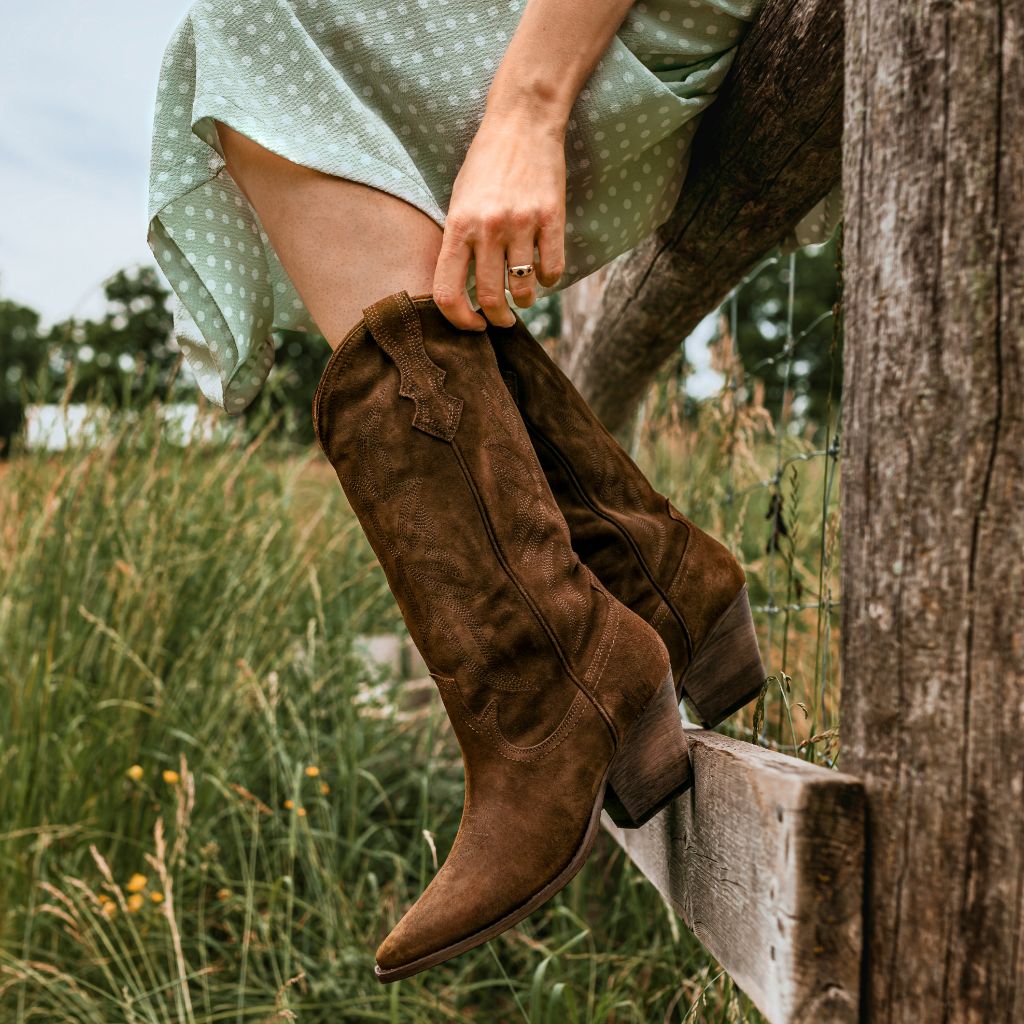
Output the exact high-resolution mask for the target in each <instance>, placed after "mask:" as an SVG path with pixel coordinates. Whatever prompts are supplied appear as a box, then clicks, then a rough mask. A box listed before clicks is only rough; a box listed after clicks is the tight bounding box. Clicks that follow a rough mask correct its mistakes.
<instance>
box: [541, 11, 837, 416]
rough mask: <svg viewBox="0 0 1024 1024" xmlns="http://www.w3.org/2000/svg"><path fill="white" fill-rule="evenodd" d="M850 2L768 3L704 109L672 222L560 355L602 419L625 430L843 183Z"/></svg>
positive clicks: (627, 262) (623, 263)
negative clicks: (760, 267) (683, 354)
mask: <svg viewBox="0 0 1024 1024" xmlns="http://www.w3.org/2000/svg"><path fill="white" fill-rule="evenodd" d="M842 124H843V5H842V4H841V3H838V2H836V0H767V2H766V3H765V5H764V7H763V8H762V9H761V12H760V14H759V15H758V19H757V21H756V22H755V23H754V25H753V26H752V27H751V29H750V31H749V32H748V33H747V35H746V37H745V38H744V40H743V42H742V43H741V44H740V46H739V48H738V50H737V55H736V60H735V62H734V64H733V67H732V69H731V70H730V72H729V76H728V78H727V79H726V82H725V84H724V86H723V87H722V91H721V92H720V93H719V95H718V97H717V98H716V99H715V102H714V103H712V104H711V106H710V107H709V108H708V110H707V111H705V112H704V113H703V114H702V115H701V124H700V126H699V128H698V130H697V134H696V136H695V138H694V143H693V151H692V156H691V160H690V166H689V169H688V172H687V177H686V182H685V184H684V186H683V190H682V193H681V195H680V198H679V201H678V203H677V204H676V208H675V210H674V211H673V213H672V216H671V217H670V218H669V219H668V221H666V222H665V224H663V225H662V226H661V227H660V228H658V229H657V230H656V231H654V232H653V233H652V234H651V235H650V236H649V237H648V238H646V239H645V240H644V241H643V242H641V243H640V245H639V246H637V247H636V248H635V249H633V250H632V251H631V252H630V253H629V254H628V255H627V256H625V257H624V258H622V259H621V260H618V261H616V262H615V263H614V264H613V267H612V271H611V273H610V274H609V279H608V283H607V286H606V288H605V294H604V298H603V301H602V303H601V307H600V309H599V311H598V312H597V313H596V315H595V316H594V317H592V318H591V319H590V321H589V322H588V323H587V325H586V327H585V328H584V330H583V332H582V333H581V335H580V337H579V338H578V339H577V340H575V341H574V343H573V345H572V349H571V351H569V352H568V353H564V352H562V353H560V355H561V356H562V357H563V358H561V359H560V361H561V362H562V363H563V366H564V368H565V370H566V372H567V373H568V375H569V376H570V377H571V378H572V379H573V381H574V383H575V384H576V386H577V387H578V388H579V389H580V392H581V393H582V394H583V396H584V397H585V398H586V400H587V401H588V402H589V403H590V405H591V406H592V408H593V409H594V411H595V412H596V413H597V415H598V416H599V417H600V418H601V420H602V421H603V422H604V423H605V424H606V425H607V426H608V427H609V429H611V430H613V431H616V432H618V431H620V430H621V429H622V428H623V427H624V426H625V425H626V423H627V421H628V419H629V417H630V415H631V414H632V412H633V410H634V409H635V407H636V404H637V402H638V401H639V400H640V398H641V396H642V395H643V393H644V391H645V390H646V388H647V386H648V385H649V384H650V382H651V380H652V379H653V377H654V375H655V374H656V373H657V371H658V369H659V367H660V366H661V365H662V363H663V362H664V361H665V359H666V358H667V357H668V356H669V355H671V354H672V353H673V352H674V351H675V350H676V349H677V348H678V347H679V345H680V344H681V343H682V341H683V339H684V338H685V337H686V336H687V334H689V333H690V331H691V330H693V328H694V327H695V326H696V325H697V324H698V323H699V322H700V320H701V319H702V318H703V317H704V316H705V315H706V314H707V313H709V312H711V311H712V310H713V309H714V308H715V307H716V306H717V305H718V304H719V303H720V302H721V301H722V299H723V298H724V297H725V296H726V294H727V293H728V291H729V289H730V288H732V287H733V285H735V284H736V283H737V282H738V281H739V280H740V279H741V278H742V276H743V274H744V273H745V272H746V271H747V270H748V269H750V267H751V266H752V265H753V264H754V263H755V262H756V261H757V260H759V259H760V258H761V257H762V256H764V255H765V253H767V252H768V251H769V250H771V249H772V248H773V247H774V246H775V245H777V244H779V242H781V241H782V240H783V239H784V238H785V237H786V236H787V235H788V234H789V232H791V231H792V230H793V228H794V227H795V226H796V224H797V223H798V222H799V221H800V219H801V218H802V217H803V216H804V215H805V214H806V213H808V212H809V211H810V210H811V209H812V208H813V207H814V206H815V204H816V203H818V201H819V200H821V199H822V198H823V197H824V196H825V195H826V194H827V193H828V192H829V191H830V190H831V189H832V188H833V187H834V186H835V185H836V184H837V183H838V182H839V180H840V173H841V167H842V161H841V153H840V144H841V137H842Z"/></svg>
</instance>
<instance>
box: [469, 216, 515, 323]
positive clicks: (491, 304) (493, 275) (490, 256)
mask: <svg viewBox="0 0 1024 1024" xmlns="http://www.w3.org/2000/svg"><path fill="white" fill-rule="evenodd" d="M473 258H474V260H475V261H476V300H477V302H479V303H480V308H481V309H482V310H483V312H484V316H486V317H487V319H488V321H489V322H490V323H492V324H495V325H496V326H498V327H511V326H512V325H513V324H514V323H515V322H516V318H515V314H514V313H513V312H512V310H511V309H509V305H508V302H507V301H506V299H505V243H504V241H503V240H502V237H501V235H500V234H499V233H498V232H496V231H488V232H487V233H486V234H484V235H483V236H482V237H480V238H479V239H478V240H477V242H476V245H475V246H474V247H473Z"/></svg>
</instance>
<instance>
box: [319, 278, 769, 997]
mask: <svg viewBox="0 0 1024 1024" xmlns="http://www.w3.org/2000/svg"><path fill="white" fill-rule="evenodd" d="M313 422H314V427H315V430H316V435H317V440H318V442H319V444H320V447H321V448H322V450H323V451H324V453H325V455H326V456H327V458H328V459H329V461H330V462H331V464H332V465H333V466H334V468H335V471H336V472H337V475H338V479H339V481H340V482H341V485H342V487H343V489H344V491H345V494H346V496H347V497H348V500H349V503H350V505H351V506H352V509H353V511H354V512H355V514H356V516H357V517H358V518H359V521H360V523H361V525H362V527H363V530H364V532H365V533H366V536H367V539H368V540H369V542H370V544H371V546H372V547H373V550H374V552H375V553H376V555H377V557H378V559H379V560H380V563H381V565H382V567H383V569H384V572H385V575H386V577H387V580H388V583H389V585H390V587H391V590H392V592H393V593H394V595H395V598H396V599H397V601H398V604H399V607H400V608H401V611H402V615H403V617H404V619H405V622H406V625H407V626H408V629H409V632H410V634H411V636H412V638H413V641H414V642H415V643H416V646H417V647H418V648H419V650H420V653H421V654H422V655H423V658H424V660H425V662H426V664H427V666H428V667H429V670H430V673H431V676H432V677H433V679H434V680H435V682H436V684H437V687H438V690H439V692H440V696H441V700H442V701H443V703H444V706H445V710H446V711H447V714H448V716H449V719H450V721H451V724H452V728H453V731H454V733H455V736H456V739H457V740H458V743H459V746H460V749H461V751H462V759H463V766H464V770H465V799H464V804H463V809H462V817H461V820H460V823H459V829H458V832H457V834H456V837H455V841H454V843H453V845H452V848H451V850H450V852H449V854H448V857H447V858H446V860H445V861H444V863H443V864H442V865H441V867H440V869H439V870H438V871H437V873H436V874H435V875H434V877H433V878H432V879H431V880H430V883H429V884H428V885H427V887H426V888H425V889H424V891H423V893H422V894H421V895H420V897H419V899H418V900H417V901H416V902H415V903H414V904H413V905H412V907H410V908H409V910H408V911H407V912H406V913H405V915H404V916H403V917H402V919H401V920H400V921H399V922H398V924H397V925H396V926H395V928H394V929H393V930H392V931H391V933H390V934H389V935H388V936H387V937H386V938H385V939H384V941H383V942H382V943H381V944H380V946H379V947H378V949H377V951H376V965H375V974H376V976H377V978H378V979H379V980H380V981H382V982H389V981H395V980H398V979H399V978H405V977H408V976H409V975H412V974H416V973H418V972H419V971H422V970H425V969H427V968H429V967H432V966H434V965H436V964H438V963H441V962H442V961H444V960H447V959H449V958H450V957H453V956H456V955H458V954H459V953H462V952H465V951H466V950H469V949H472V948H473V947H475V946H478V945H480V944H481V943H483V942H485V941H487V940H488V939H490V938H492V937H493V936H495V935H498V934H499V933H500V932H502V931H504V930H506V929H507V928H510V927H511V926H512V925H514V924H516V923H517V922H518V921H520V920H522V919H523V918H524V917H526V916H527V915H528V914H530V913H531V912H532V911H533V910H535V909H536V908H537V907H539V906H541V904H543V903H544V902H546V901H547V900H548V899H549V898H550V897H551V896H553V895H554V894H555V893H556V892H558V891H559V890H560V889H562V888H563V887H564V886H565V885H566V884H567V883H568V882H569V880H570V879H571V878H572V877H573V876H574V875H575V874H576V872H578V871H579V869H580V868H581V867H582V866H583V863H584V861H585V860H586V858H587V856H588V854H589V853H590V850H591V848H592V846H593V843H594V840H595V838H596V835H597V829H598V827H599V825H600V814H601V810H602V808H605V809H607V811H608V813H609V815H610V816H611V818H612V820H613V821H615V823H616V824H618V825H620V826H621V827H630V828H635V827H638V826H639V825H642V824H643V823H644V822H646V821H647V820H649V819H650V818H651V817H652V816H653V815H654V814H656V813H657V812H658V811H659V810H660V809H661V808H662V807H664V806H665V804H666V803H668V802H669V801H670V800H672V799H673V798H674V797H675V796H676V795H678V794H679V793H681V792H683V791H684V790H685V789H687V788H688V787H689V785H690V783H691V776H690V763H689V757H688V754H687V741H686V735H685V732H684V729H683V725H682V720H681V718H680V715H679V701H680V699H682V698H685V699H686V700H687V701H688V702H689V704H690V705H691V706H692V707H693V708H694V709H695V711H696V714H697V717H698V718H699V719H700V720H701V721H702V722H704V723H705V724H709V725H710V724H716V723H717V722H718V721H720V720H721V719H722V718H724V717H725V716H726V715H728V714H730V713H731V711H732V710H734V709H735V708H737V707H739V706H741V705H742V704H744V703H745V702H746V701H747V700H749V699H751V698H752V697H753V696H754V695H756V693H757V691H758V689H759V688H760V685H761V682H762V679H763V669H762V667H761V661H760V657H759V654H758V650H757V642H756V638H755V636H754V631H753V626H752V623H751V620H750V610H749V604H748V602H747V598H746V587H745V582H744V576H743V572H742V569H741V568H740V567H739V565H738V564H737V562H736V560H735V559H734V558H733V557H732V556H731V555H730V554H729V553H728V551H727V550H726V549H725V548H724V547H723V546H722V545H720V544H719V543H718V542H717V541H715V540H713V539H712V538H711V537H709V536H708V535H707V534H705V533H704V532H702V531H701V530H700V529H698V528H697V527H696V526H695V525H694V524H693V523H691V522H690V521H689V520H688V519H686V517H684V516H682V515H681V514H680V513H679V512H678V511H676V510H675V509H674V508H673V507H672V506H671V504H669V503H668V501H667V500H666V499H665V498H664V497H663V496H661V495H659V494H658V493H657V492H656V491H654V490H653V489H652V488H651V487H650V485H649V484H648V483H647V481H646V479H645V478H644V477H643V475H642V474H641V473H640V471H639V469H638V468H637V467H636V466H635V464H634V463H633V462H632V461H631V460H630V459H629V457H628V456H627V455H626V454H625V452H623V451H622V449H621V448H620V447H619V445H618V444H617V443H616V442H615V440H614V439H613V438H612V437H611V435H610V434H608V432H607V431H606V430H605V429H604V428H603V427H602V426H601V425H600V423H599V422H598V421H597V420H596V418H595V417H594V416H593V414H592V413H591V412H590V410H589V409H588V407H587V406H586V404H585V403H584V402H583V400H582V398H581V397H580V396H579V395H578V393H577V392H576V391H575V389H574V388H573V386H572V385H571V384H570V383H569V381H568V380H567V379H566V378H565V377H564V375H562V374H561V373H560V371H559V370H558V369H557V368H556V367H555V366H554V364H553V363H552V362H551V360H550V359H549V358H548V357H547V355H546V353H545V352H544V350H543V348H542V347H541V346H540V345H539V344H538V342H537V341H536V340H535V339H534V338H533V336H532V335H531V334H530V332H529V330H528V329H527V328H526V326H525V325H524V324H523V322H522V320H521V319H520V318H519V317H518V316H517V318H516V324H515V325H514V326H513V327H510V328H500V327H494V326H489V327H488V329H487V331H486V332H478V331H467V330H460V329H459V328H456V327H455V326H454V325H452V324H451V322H450V321H449V320H448V319H447V318H446V317H445V316H444V315H443V314H442V313H441V311H440V310H439V309H438V308H437V306H436V304H435V303H434V301H433V298H432V296H431V295H416V296H410V295H409V294H408V292H406V291H399V292H395V293H392V294H390V295H387V296H385V297H383V298H382V299H380V300H378V301H377V302H374V303H373V304H372V305H370V306H368V307H367V308H366V309H364V310H363V317H362V319H361V320H360V321H359V322H358V323H357V324H355V325H354V326H353V327H352V329H351V330H350V331H349V332H348V333H347V334H346V336H345V338H344V339H343V340H342V342H341V343H340V344H339V345H338V347H337V348H336V349H335V351H334V352H333V354H332V355H331V358H330V360H329V361H328V363H327V366H326V367H325V369H324V372H323V375H322V377H321V380H320V383H319V385H318V387H317V391H316V395H315V397H314V402H313ZM556 499H557V500H556ZM581 559H582V560H581Z"/></svg>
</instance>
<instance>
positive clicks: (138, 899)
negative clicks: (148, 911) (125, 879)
mask: <svg viewBox="0 0 1024 1024" xmlns="http://www.w3.org/2000/svg"><path fill="white" fill-rule="evenodd" d="M145 902H146V901H145V899H143V896H142V893H141V892H133V893H132V894H131V896H129V897H128V909H129V910H133V911H134V910H139V909H140V908H141V907H142V904H143V903H145Z"/></svg>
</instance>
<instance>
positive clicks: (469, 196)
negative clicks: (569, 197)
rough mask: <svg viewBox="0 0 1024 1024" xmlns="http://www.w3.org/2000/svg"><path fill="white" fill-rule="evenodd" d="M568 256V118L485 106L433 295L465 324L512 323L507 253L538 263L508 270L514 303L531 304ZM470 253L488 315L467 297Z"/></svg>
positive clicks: (452, 205)
mask: <svg viewBox="0 0 1024 1024" xmlns="http://www.w3.org/2000/svg"><path fill="white" fill-rule="evenodd" d="M535 245H536V247H537V248H538V250H539V254H540V255H539V258H538V257H537V256H535V255H534V246H535ZM564 259H565V134H564V129H563V127H562V125H561V124H560V123H557V122H556V123H551V122H550V121H549V120H547V119H543V118H539V117H531V116H530V115H529V113H527V112H524V113H522V114H519V113H512V112H510V111H508V110H503V111H501V112H498V111H496V110H495V111H490V112H488V113H485V114H484V116H483V118H482V119H481V122H480V127H479V128H478V130H477V133H476V135H475V136H474V138H473V141H472V143H471V144H470V147H469V149H468V151H467V153H466V159H465V160H464V161H463V164H462V167H461V168H460V170H459V173H458V176H457V177H456V179H455V184H454V186H453V189H452V196H451V201H450V202H449V204H448V216H447V218H446V220H445V227H444V236H443V238H442V241H441V251H440V254H439V256H438V260H437V266H436V269H435V271H434V288H433V297H434V301H435V302H436V303H437V306H438V308H439V309H440V310H441V312H442V313H444V315H445V316H446V317H447V318H448V319H449V320H450V321H451V322H452V323H453V324H454V325H455V326H456V327H459V328H462V329H464V330H483V329H485V328H486V327H487V322H488V321H490V322H491V323H492V324H496V325H498V326H501V327H511V326H512V324H514V323H515V314H514V313H513V312H512V310H511V309H510V308H509V305H508V302H507V301H506V299H505V264H506V261H507V262H508V265H509V266H510V267H513V266H515V265H516V264H520V263H533V264H534V268H535V272H534V273H533V274H528V275H527V276H526V277H516V276H515V275H512V274H510V275H509V277H508V288H509V291H510V292H511V293H512V297H513V299H514V300H515V303H516V305H517V306H520V307H527V306H531V305H533V303H534V302H535V301H536V299H537V289H536V281H537V280H539V281H540V283H541V284H542V285H544V286H545V287H550V286H552V285H554V284H555V283H556V282H557V281H558V279H559V277H561V275H562V270H563V269H564ZM470 260H474V261H475V264H476V267H475V271H476V297H477V300H478V301H479V303H480V307H481V309H482V310H483V312H484V314H485V315H486V317H487V320H484V318H483V317H482V316H480V314H479V313H477V312H475V311H474V310H473V308H472V306H470V304H469V298H468V295H467V293H466V277H467V274H468V271H469V262H470Z"/></svg>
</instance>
